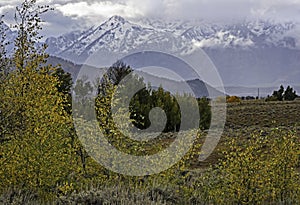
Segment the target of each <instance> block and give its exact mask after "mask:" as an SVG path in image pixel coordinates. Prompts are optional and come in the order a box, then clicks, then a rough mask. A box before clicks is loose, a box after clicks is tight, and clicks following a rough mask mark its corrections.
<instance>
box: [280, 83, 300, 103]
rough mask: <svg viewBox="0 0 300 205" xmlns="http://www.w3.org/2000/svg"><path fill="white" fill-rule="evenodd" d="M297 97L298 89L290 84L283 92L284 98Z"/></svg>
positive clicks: (291, 99)
mask: <svg viewBox="0 0 300 205" xmlns="http://www.w3.org/2000/svg"><path fill="white" fill-rule="evenodd" d="M296 97H297V94H296V91H294V90H293V88H292V87H290V86H288V87H287V88H286V90H285V92H284V94H283V98H284V100H287V101H293V100H295V99H296Z"/></svg>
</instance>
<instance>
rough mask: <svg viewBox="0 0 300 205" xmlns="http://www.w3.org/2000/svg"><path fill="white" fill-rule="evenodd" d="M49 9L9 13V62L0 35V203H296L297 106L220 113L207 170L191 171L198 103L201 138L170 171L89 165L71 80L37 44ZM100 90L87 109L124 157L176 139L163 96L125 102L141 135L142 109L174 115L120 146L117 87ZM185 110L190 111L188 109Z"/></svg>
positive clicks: (231, 108) (30, 1)
mask: <svg viewBox="0 0 300 205" xmlns="http://www.w3.org/2000/svg"><path fill="white" fill-rule="evenodd" d="M47 10H49V8H48V7H37V6H36V5H35V1H34V0H25V1H24V3H23V4H22V5H21V6H20V7H18V8H17V12H16V26H15V29H17V31H18V38H17V39H16V41H15V43H14V47H15V50H14V54H13V56H7V55H6V52H5V48H6V41H5V35H4V32H3V31H2V32H0V33H1V38H0V43H1V51H0V54H1V56H0V57H1V58H0V59H1V67H0V68H1V72H0V73H1V74H0V81H1V87H0V97H1V103H0V184H1V186H0V203H1V204H47V203H48V204H299V203H300V176H299V156H300V151H299V150H300V147H299V145H300V141H299V140H300V138H299V124H298V123H299V122H298V120H299V116H300V115H299V114H300V113H299V111H300V102H290V103H288V102H279V103H278V102H261V101H251V102H250V101H249V102H238V103H234V102H233V103H232V104H230V105H228V116H227V123H226V127H225V131H224V136H223V137H222V140H221V142H220V144H219V146H218V148H217V150H216V151H215V152H214V153H213V154H212V155H211V157H210V158H209V159H207V161H205V162H199V160H198V157H199V155H200V154H201V153H200V149H201V145H202V142H203V140H204V139H205V136H206V134H207V133H206V132H207V131H205V129H207V128H208V125H209V120H210V112H209V104H208V101H207V100H206V99H198V101H193V102H196V103H197V105H199V106H200V108H201V109H200V110H199V112H200V113H201V114H202V115H204V116H205V117H204V121H202V122H200V124H199V125H198V124H197V126H199V128H201V129H198V130H197V132H198V135H197V137H196V139H195V142H194V146H193V147H192V148H191V149H190V150H189V152H188V153H187V154H186V155H185V156H184V157H183V158H182V159H181V160H180V161H179V162H178V163H176V164H175V165H174V166H172V167H171V168H170V169H168V170H166V171H163V172H161V173H159V174H155V175H149V176H144V177H131V176H124V175H121V174H118V173H114V172H112V171H109V170H107V169H106V168H104V167H103V166H102V165H100V164H98V163H97V162H96V161H94V160H93V158H91V157H90V156H89V155H88V153H87V152H86V151H85V149H84V147H83V146H82V144H81V143H80V141H79V139H78V137H77V135H76V133H75V129H74V125H73V124H74V122H73V119H72V115H71V113H72V111H74V110H72V108H71V105H70V78H69V75H68V74H66V73H64V72H63V70H62V69H61V68H59V67H57V66H52V65H46V61H47V57H48V56H47V54H46V53H45V48H46V45H41V44H39V40H40V39H41V37H40V36H39V30H40V23H41V20H40V17H39V16H40V14H42V13H44V12H46V11H47ZM0 28H2V26H0ZM1 39H2V40H1ZM108 77H109V76H108ZM108 79H109V78H108ZM107 83H108V82H106V83H105V89H103V88H102V89H100V88H101V87H99V89H100V90H99V92H98V94H99V95H98V98H97V99H96V103H95V104H96V106H95V110H96V113H97V120H98V121H97V123H99V125H100V127H101V129H102V130H103V132H106V138H107V139H108V140H109V141H110V143H111V144H113V145H114V146H115V147H116V148H118V149H119V150H122V151H123V152H126V153H129V154H132V155H146V154H148V155H151V154H154V153H157V152H159V151H161V150H163V149H164V148H166V147H168V146H169V145H170V144H171V143H172V142H173V141H174V138H175V137H176V132H173V133H170V132H169V131H173V130H175V131H176V126H178V123H179V122H178V121H177V120H178V117H179V114H178V109H177V110H176V109H174V108H176V102H175V100H174V99H173V97H172V96H171V95H170V94H169V93H167V92H165V91H164V90H163V89H159V90H158V91H157V92H156V91H149V90H148V91H147V90H144V91H143V92H144V94H147V98H149V99H150V98H153V97H155V98H158V101H153V102H151V103H152V104H147V103H148V102H149V101H147V102H145V103H140V104H138V105H137V102H139V101H138V99H139V96H138V95H136V96H135V101H132V105H131V108H132V110H131V112H132V113H134V114H136V115H133V116H137V117H132V118H131V119H132V121H133V122H134V123H135V125H137V126H140V127H141V128H145V127H147V126H148V124H149V121H148V119H145V117H146V116H147V112H143V111H145V108H144V107H147V106H148V108H147V109H148V110H149V109H151V107H155V106H160V107H162V108H164V109H170V108H173V110H169V112H167V113H168V117H172V120H170V119H169V120H170V121H169V123H168V126H167V128H166V130H165V131H166V132H163V133H161V134H160V135H159V137H157V139H155V140H149V141H145V142H142V143H141V142H136V141H132V140H130V139H128V138H126V137H124V136H123V135H122V133H120V131H118V129H117V128H116V126H115V125H114V123H113V121H112V119H111V113H110V109H109V105H110V104H111V98H112V93H113V92H114V91H115V89H116V87H115V86H116V85H115V84H114V83H113V82H110V83H108V84H107ZM86 86H87V87H86ZM77 88H78V87H77ZM85 88H88V84H84V83H83V84H82V87H81V89H85ZM190 97H191V96H187V98H186V99H190ZM84 99H86V98H84ZM81 100H82V98H81ZM82 102H83V105H85V103H88V102H86V101H84V100H83V101H82ZM158 102H159V103H160V104H159V103H158ZM187 102H188V103H187V106H189V105H190V104H189V103H191V102H190V101H188V100H187ZM170 103H171V104H170ZM143 106H144V107H143ZM83 107H85V106H83ZM79 108H80V107H79ZM79 108H74V109H79ZM147 109H146V110H147ZM84 112H86V110H85V111H84ZM79 113H80V112H79ZM121 113H122V112H121ZM76 117H77V118H81V116H80V115H79V116H76ZM120 117H122V115H120ZM139 118H141V119H145V120H144V121H142V120H139ZM80 120H81V122H82V123H85V125H86V126H85V127H86V130H84V132H85V137H86V139H92V138H91V136H93V129H92V128H93V126H91V125H90V124H89V123H90V122H89V121H86V119H80ZM80 120H78V121H79V122H80ZM144 126H145V127H144ZM189 134H190V130H185V132H184V135H189ZM93 144H97V142H94V141H92V142H91V144H90V145H93ZM102 154H103V153H102ZM164 160H165V161H168V160H170V159H168V158H165V159H164ZM132 163H134V162H132ZM131 165H132V164H128V165H127V166H128V168H130V167H131ZM154 168H155V167H154Z"/></svg>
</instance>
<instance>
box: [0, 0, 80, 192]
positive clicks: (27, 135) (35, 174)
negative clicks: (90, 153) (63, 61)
mask: <svg viewBox="0 0 300 205" xmlns="http://www.w3.org/2000/svg"><path fill="white" fill-rule="evenodd" d="M35 3H36V1H35V0H25V1H24V2H23V3H22V4H21V6H20V7H17V10H16V15H15V20H16V26H15V29H16V30H17V31H18V36H17V38H16V40H15V42H14V46H15V50H14V55H13V56H12V59H11V61H12V67H11V71H10V72H9V73H8V74H7V75H6V77H5V80H3V82H2V85H1V89H0V96H1V102H0V112H1V126H0V127H1V135H2V136H3V138H4V139H6V140H5V141H2V142H0V184H1V188H0V192H1V189H2V188H7V186H18V187H21V188H22V187H23V188H29V189H33V190H37V191H39V192H40V193H47V192H51V191H52V190H54V189H55V186H56V185H57V184H58V183H62V182H64V181H66V180H70V176H71V175H72V173H73V172H74V171H75V169H76V166H75V165H76V163H75V160H76V157H75V156H74V150H73V149H72V143H73V138H72V137H71V136H70V131H69V130H70V128H71V127H72V126H71V123H72V121H71V117H70V115H68V114H67V112H66V111H65V109H64V105H65V103H66V100H67V99H66V95H64V94H63V93H61V92H58V89H57V85H58V84H59V79H58V78H57V77H56V76H55V75H53V73H55V72H54V71H55V69H56V68H55V67H52V66H50V65H46V64H45V63H46V60H47V57H48V56H47V54H46V53H45V49H46V46H45V45H41V43H40V39H41V36H40V35H39V30H40V29H41V27H40V23H41V19H40V14H42V13H44V12H46V11H48V10H49V7H48V6H37V5H36V4H35Z"/></svg>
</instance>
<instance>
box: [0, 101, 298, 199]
mask: <svg viewBox="0 0 300 205" xmlns="http://www.w3.org/2000/svg"><path fill="white" fill-rule="evenodd" d="M299 120H300V101H293V102H264V101H262V100H253V101H242V102H240V103H230V104H228V106H227V120H226V125H225V128H224V133H223V135H222V138H221V140H220V142H219V144H218V146H217V148H216V149H215V151H214V152H213V154H212V155H211V156H210V157H209V158H208V159H207V160H205V161H204V162H199V161H198V160H197V157H196V158H194V159H193V161H192V163H191V165H190V166H189V167H188V171H186V170H181V171H179V172H177V173H175V174H173V175H172V176H169V175H168V174H169V172H168V171H166V172H165V173H162V174H161V175H157V176H148V177H142V178H126V177H122V176H120V177H118V176H117V175H115V174H114V175H113V176H114V177H116V178H117V180H116V179H112V180H111V181H110V184H101V183H99V182H97V181H94V182H93V183H91V184H89V185H88V186H87V187H85V188H81V189H80V190H76V191H73V192H70V193H68V194H64V195H60V196H57V197H55V198H54V199H53V202H48V203H50V204H208V201H210V200H211V197H210V195H209V193H208V191H207V190H206V188H205V187H207V186H208V187H209V186H210V185H209V184H214V183H215V182H214V179H215V178H214V177H217V176H212V175H210V178H209V179H208V178H205V173H206V171H207V170H208V169H209V167H210V166H212V165H215V164H217V163H218V162H219V160H221V159H224V154H223V152H224V151H228V150H229V149H230V148H229V145H228V142H229V141H231V139H233V138H234V139H236V140H237V141H238V143H239V144H241V145H245V146H247V144H248V143H249V139H250V138H251V137H252V136H253V133H260V135H261V136H264V135H268V134H271V133H272V130H273V129H274V128H280V130H282V133H288V132H289V131H291V130H293V131H295V134H296V136H297V137H298V144H299V145H300V121H299ZM202 134H203V136H205V132H203V133H202ZM172 138H173V136H172V135H171V134H170V133H168V134H164V135H162V137H161V138H160V139H159V140H158V141H159V142H161V143H162V144H163V145H168V144H169V143H170V142H172V140H173V139H172ZM203 139H204V137H203V138H202V140H203ZM297 169H298V172H300V166H299V165H298V167H297ZM170 173H171V172H170ZM112 178H113V177H112ZM132 185H133V186H132ZM299 189H300V188H299ZM289 200H291V199H286V201H284V202H276V203H275V202H274V204H292V203H293V202H291V201H289ZM37 203H39V204H44V203H45V202H43V201H41V200H40V199H39V198H38V196H37V194H35V192H34V191H22V190H18V189H16V190H15V189H11V188H9V189H7V191H6V192H4V193H2V195H0V204H37ZM210 204H214V203H213V202H210ZM233 204H234V203H233ZM246 204H251V203H246Z"/></svg>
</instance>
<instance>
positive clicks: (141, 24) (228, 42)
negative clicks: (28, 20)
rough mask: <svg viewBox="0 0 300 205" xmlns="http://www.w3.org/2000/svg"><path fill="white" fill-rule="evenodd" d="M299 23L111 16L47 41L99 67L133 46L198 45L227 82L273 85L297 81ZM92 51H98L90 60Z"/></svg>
mask: <svg viewBox="0 0 300 205" xmlns="http://www.w3.org/2000/svg"><path fill="white" fill-rule="evenodd" d="M95 24H96V23H95ZM297 29H299V25H297V24H295V23H292V22H286V23H276V22H272V21H261V20H257V21H244V22H240V23H228V24H217V23H207V22H204V21H194V22H187V21H180V20H178V21H170V22H168V21H164V20H151V19H143V20H137V21H135V22H131V21H128V20H126V19H124V18H122V17H120V16H113V17H111V18H110V19H108V20H107V21H105V22H103V23H99V24H98V26H93V27H91V28H90V29H87V30H83V31H72V32H69V33H67V34H63V35H62V36H60V37H56V38H54V37H49V38H48V39H47V40H46V43H47V44H48V45H49V47H48V50H47V51H48V52H49V53H50V55H53V56H57V57H60V58H64V59H66V60H69V61H72V62H74V63H76V64H83V63H87V59H89V61H88V64H90V65H93V66H97V67H99V66H103V65H111V62H113V60H115V58H121V57H123V56H126V55H127V54H129V53H132V52H135V51H143V50H159V51H163V52H167V53H171V54H173V53H174V54H179V55H186V54H188V53H190V52H192V51H194V50H195V49H197V48H202V49H203V50H204V51H205V52H206V53H207V55H208V56H209V57H210V58H211V59H212V62H213V63H214V64H215V65H216V68H217V69H218V71H219V73H220V75H221V77H222V79H223V81H224V84H225V85H227V86H228V85H233V86H237V85H242V86H276V87H277V86H278V85H279V84H292V85H300V35H299V34H298V33H299V32H297ZM298 31H299V30H298ZM92 54H97V55H96V58H95V59H92V60H91V59H90V58H91V56H93V55H92ZM112 56H114V59H112ZM183 72H184V71H183ZM187 80H191V79H187Z"/></svg>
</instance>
